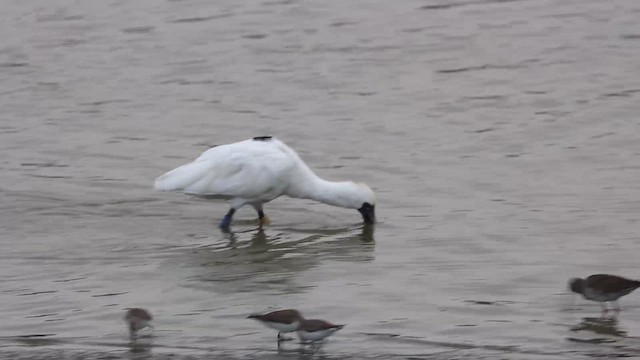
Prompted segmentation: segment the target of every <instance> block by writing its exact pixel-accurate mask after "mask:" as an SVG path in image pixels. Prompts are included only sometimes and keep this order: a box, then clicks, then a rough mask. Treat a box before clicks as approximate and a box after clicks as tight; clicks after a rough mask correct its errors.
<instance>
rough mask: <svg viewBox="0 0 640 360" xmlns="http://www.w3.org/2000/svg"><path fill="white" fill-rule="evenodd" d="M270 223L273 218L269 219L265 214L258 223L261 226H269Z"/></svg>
mask: <svg viewBox="0 0 640 360" xmlns="http://www.w3.org/2000/svg"><path fill="white" fill-rule="evenodd" d="M269 224H271V220H269V218H268V217H267V216H263V217H261V218H260V219H258V225H259V226H260V227H263V226H267V225H269Z"/></svg>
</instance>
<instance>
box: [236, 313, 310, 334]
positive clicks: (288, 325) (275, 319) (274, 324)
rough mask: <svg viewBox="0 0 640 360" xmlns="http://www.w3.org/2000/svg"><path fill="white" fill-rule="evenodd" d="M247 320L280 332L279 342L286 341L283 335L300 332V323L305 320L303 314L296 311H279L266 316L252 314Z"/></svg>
mask: <svg viewBox="0 0 640 360" xmlns="http://www.w3.org/2000/svg"><path fill="white" fill-rule="evenodd" d="M247 318H248V319H255V320H258V321H260V322H261V323H263V324H264V325H265V326H267V327H270V328H272V329H276V330H278V342H280V341H284V340H285V338H284V337H283V336H282V333H288V332H294V331H296V330H298V327H299V326H300V322H301V321H302V320H303V319H304V318H303V317H302V314H300V312H299V311H298V310H294V309H286V310H277V311H272V312H270V313H267V314H264V315H260V314H252V315H249V316H248V317H247Z"/></svg>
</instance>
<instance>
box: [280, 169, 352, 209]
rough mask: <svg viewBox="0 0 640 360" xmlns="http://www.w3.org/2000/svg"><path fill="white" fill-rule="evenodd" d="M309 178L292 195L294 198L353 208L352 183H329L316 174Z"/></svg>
mask: <svg viewBox="0 0 640 360" xmlns="http://www.w3.org/2000/svg"><path fill="white" fill-rule="evenodd" d="M310 175H311V176H308V177H307V178H308V180H309V181H308V182H307V183H306V184H304V185H303V186H301V187H300V188H298V189H295V190H294V191H293V192H292V193H291V194H289V195H290V196H292V197H297V198H303V199H311V200H315V201H319V202H321V203H325V204H328V205H333V206H340V207H344V208H352V207H353V201H351V199H352V198H353V196H354V194H353V190H354V188H353V183H352V182H350V181H328V180H324V179H322V178H320V177H318V176H317V175H315V174H313V173H312V174H310Z"/></svg>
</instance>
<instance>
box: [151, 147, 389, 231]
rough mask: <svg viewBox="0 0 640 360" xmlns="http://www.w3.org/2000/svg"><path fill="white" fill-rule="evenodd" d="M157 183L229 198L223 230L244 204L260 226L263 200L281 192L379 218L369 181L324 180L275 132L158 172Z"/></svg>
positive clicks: (166, 188)
mask: <svg viewBox="0 0 640 360" xmlns="http://www.w3.org/2000/svg"><path fill="white" fill-rule="evenodd" d="M154 187H155V189H156V190H161V191H181V192H184V193H186V194H189V195H194V196H198V197H203V198H212V199H226V200H230V209H229V211H228V212H227V214H226V215H225V216H224V218H223V219H222V221H221V222H220V228H222V229H225V230H227V229H229V226H230V225H231V219H232V218H233V215H234V213H235V212H236V211H237V210H238V209H240V208H241V207H243V206H245V205H251V206H252V207H253V208H254V209H255V210H256V211H257V213H258V219H259V223H260V225H261V226H262V225H265V224H267V223H268V221H269V220H268V218H267V217H266V216H265V214H264V211H263V209H262V205H263V204H265V203H267V202H269V201H271V200H273V199H275V198H277V197H279V196H282V195H286V196H289V197H292V198H301V199H312V200H316V201H319V202H322V203H325V204H329V205H334V206H339V207H343V208H350V209H357V210H358V211H359V212H360V214H361V215H362V219H363V221H364V222H365V224H373V223H375V221H376V218H375V196H374V193H373V191H372V190H371V188H369V186H367V185H366V184H364V183H356V182H353V181H340V182H335V181H328V180H324V179H321V178H320V177H318V176H317V175H316V174H315V173H314V172H313V171H312V170H311V169H310V168H309V167H308V166H307V164H305V163H304V161H302V159H301V158H300V156H298V154H297V153H296V152H295V151H294V150H293V149H292V148H290V147H289V146H287V145H286V144H285V143H283V142H282V141H280V140H278V139H276V138H275V137H271V136H260V137H255V138H253V139H249V140H244V141H240V142H236V143H233V144H226V145H220V146H216V147H213V148H211V149H209V150H207V151H205V152H203V153H202V154H201V155H200V156H199V157H198V158H197V159H195V160H194V161H193V162H190V163H188V164H186V165H183V166H180V167H178V168H176V169H174V170H171V171H169V172H168V173H166V174H164V175H162V176H160V177H158V178H157V179H156V180H155V184H154Z"/></svg>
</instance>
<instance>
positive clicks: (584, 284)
mask: <svg viewBox="0 0 640 360" xmlns="http://www.w3.org/2000/svg"><path fill="white" fill-rule="evenodd" d="M639 287H640V281H636V280H630V279H625V278H623V277H620V276H616V275H607V274H595V275H591V276H589V277H587V278H586V279H580V278H573V279H570V280H569V288H570V289H571V291H573V292H575V293H578V294H582V296H583V297H584V298H585V299H587V300H592V301H596V302H599V303H600V305H601V306H602V316H605V315H606V314H607V312H609V309H608V308H607V302H611V303H613V305H614V308H613V309H612V310H613V311H614V312H616V313H618V312H620V304H618V299H619V298H621V297H623V296H625V295H627V294H629V293H631V292H632V291H634V290H635V289H637V288H639Z"/></svg>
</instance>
